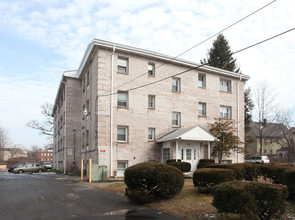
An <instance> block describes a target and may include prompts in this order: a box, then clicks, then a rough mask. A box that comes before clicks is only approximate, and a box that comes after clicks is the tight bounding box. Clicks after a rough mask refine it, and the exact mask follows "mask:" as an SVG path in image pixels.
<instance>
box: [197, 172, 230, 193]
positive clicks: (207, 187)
mask: <svg viewBox="0 0 295 220" xmlns="http://www.w3.org/2000/svg"><path fill="white" fill-rule="evenodd" d="M233 179H234V172H233V171H232V170H230V169H220V168H202V169H198V170H196V171H195V172H194V174H193V182H194V186H195V187H198V188H199V191H200V192H201V193H210V192H211V187H213V186H215V185H217V184H220V183H223V182H227V181H231V180H233Z"/></svg>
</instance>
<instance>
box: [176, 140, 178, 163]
mask: <svg viewBox="0 0 295 220" xmlns="http://www.w3.org/2000/svg"><path fill="white" fill-rule="evenodd" d="M175 150H176V152H175V157H176V158H175V159H176V161H177V159H178V140H176V147H175Z"/></svg>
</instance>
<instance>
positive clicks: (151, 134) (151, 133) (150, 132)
mask: <svg viewBox="0 0 295 220" xmlns="http://www.w3.org/2000/svg"><path fill="white" fill-rule="evenodd" d="M148 140H149V141H154V140H155V128H149V129H148Z"/></svg>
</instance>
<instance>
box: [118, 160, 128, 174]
mask: <svg viewBox="0 0 295 220" xmlns="http://www.w3.org/2000/svg"><path fill="white" fill-rule="evenodd" d="M127 167H128V163H127V161H118V163H117V175H118V176H124V173H125V170H126V168H127Z"/></svg>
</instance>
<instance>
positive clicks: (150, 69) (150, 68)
mask: <svg viewBox="0 0 295 220" xmlns="http://www.w3.org/2000/svg"><path fill="white" fill-rule="evenodd" d="M148 75H149V76H155V64H154V63H149V65H148Z"/></svg>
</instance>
